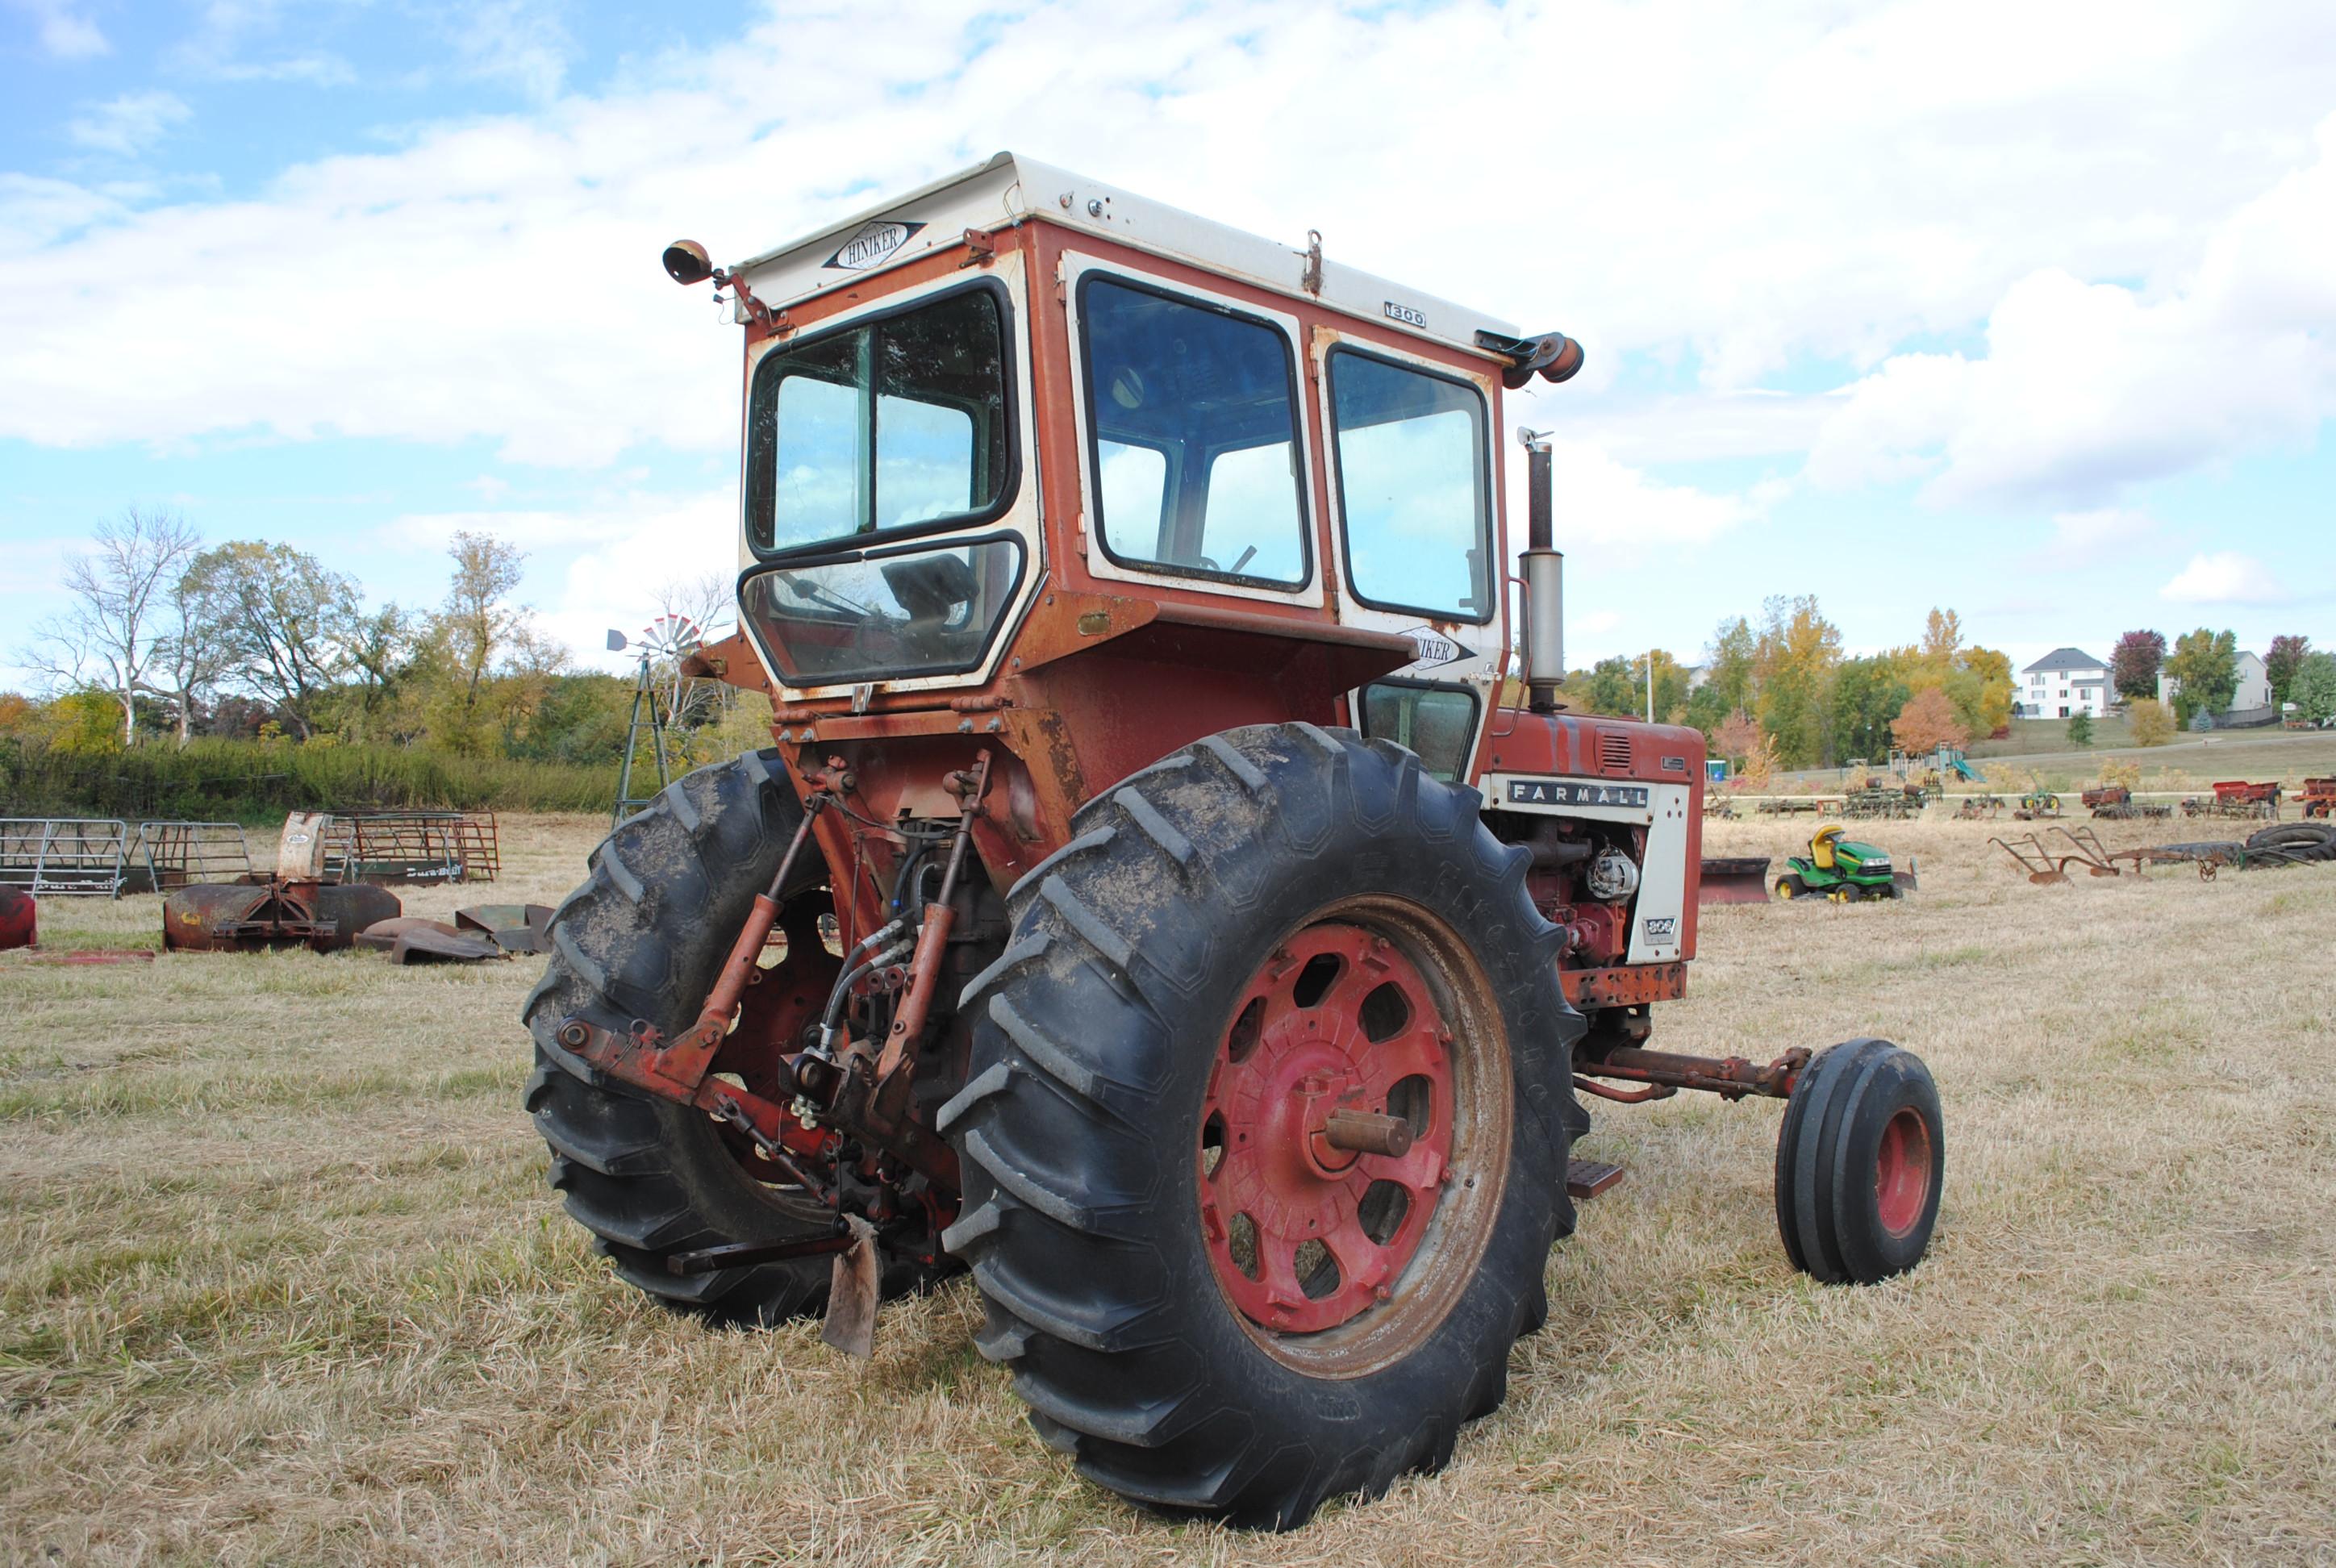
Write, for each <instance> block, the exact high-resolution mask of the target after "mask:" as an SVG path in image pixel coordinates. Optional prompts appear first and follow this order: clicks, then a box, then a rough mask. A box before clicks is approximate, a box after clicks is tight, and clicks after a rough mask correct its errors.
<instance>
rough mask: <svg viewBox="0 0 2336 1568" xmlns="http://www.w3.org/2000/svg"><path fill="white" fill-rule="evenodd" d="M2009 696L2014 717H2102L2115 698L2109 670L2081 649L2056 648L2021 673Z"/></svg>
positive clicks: (2105, 714) (2105, 665)
mask: <svg viewBox="0 0 2336 1568" xmlns="http://www.w3.org/2000/svg"><path fill="white" fill-rule="evenodd" d="M2115 695H2116V694H2115V693H2114V692H2112V691H2111V690H2110V688H2109V667H2108V666H2107V664H2105V663H2103V662H2102V661H2101V660H2099V659H2097V658H2095V657H2093V656H2092V655H2091V654H2088V653H2087V652H2086V651H2085V650H2084V649H2082V648H2054V649H2053V650H2052V651H2051V652H2050V653H2048V654H2046V655H2045V656H2044V657H2042V658H2039V659H2038V660H2037V661H2036V662H2035V663H2034V664H2031V665H2029V667H2027V668H2026V669H2023V670H2021V671H2020V685H2019V687H2017V688H2016V689H2015V690H2014V691H2013V692H2012V694H2011V716H2012V717H2014V718H2074V717H2076V716H2078V714H2080V713H2081V714H2087V715H2089V716H2092V717H2094V718H2101V717H2104V716H2107V713H2108V711H2109V702H2110V700H2111V698H2112V697H2113V696H2115Z"/></svg>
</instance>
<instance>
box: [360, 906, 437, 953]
mask: <svg viewBox="0 0 2336 1568" xmlns="http://www.w3.org/2000/svg"><path fill="white" fill-rule="evenodd" d="M414 931H435V932H437V933H438V934H439V935H440V936H445V937H453V936H460V935H462V932H461V931H459V930H456V929H455V928H454V927H453V926H450V925H448V924H447V923H446V922H445V921H444V920H432V919H431V918H430V917H429V916H427V915H397V916H394V917H393V918H391V919H389V920H375V922H374V923H373V924H372V925H369V926H367V927H366V928H365V930H361V931H359V932H358V933H357V934H356V945H357V946H358V947H361V948H371V949H373V950H375V951H377V952H384V953H385V952H387V951H389V950H391V949H392V948H394V947H395V946H397V943H398V939H399V938H401V937H404V936H407V935H410V934H411V933H413V932H414Z"/></svg>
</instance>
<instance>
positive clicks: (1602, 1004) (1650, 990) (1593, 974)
mask: <svg viewBox="0 0 2336 1568" xmlns="http://www.w3.org/2000/svg"><path fill="white" fill-rule="evenodd" d="M1557 978H1558V980H1559V983H1560V984H1561V985H1562V987H1563V988H1564V990H1565V999H1566V1000H1567V1001H1569V1002H1572V1004H1573V1005H1574V1006H1575V1007H1577V1008H1634V1007H1638V1006H1640V1005H1641V1004H1643V1003H1647V1002H1667V1001H1672V1000H1675V999H1677V998H1680V997H1683V996H1685V995H1687V965H1686V963H1685V962H1679V963H1671V964H1618V965H1616V966H1614V967H1613V968H1611V969H1560V970H1558V972H1557Z"/></svg>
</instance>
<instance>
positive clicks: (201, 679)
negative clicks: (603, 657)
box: [0, 509, 729, 763]
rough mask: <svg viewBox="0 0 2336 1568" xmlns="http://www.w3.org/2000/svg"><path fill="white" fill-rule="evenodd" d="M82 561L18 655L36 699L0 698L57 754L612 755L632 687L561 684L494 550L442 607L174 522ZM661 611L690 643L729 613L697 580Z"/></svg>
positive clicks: (666, 671) (109, 535)
mask: <svg viewBox="0 0 2336 1568" xmlns="http://www.w3.org/2000/svg"><path fill="white" fill-rule="evenodd" d="M94 546H95V547H94V549H92V550H90V551H88V552H86V553H84V554H82V555H80V556H77V557H75V558H74V559H73V560H71V561H69V562H68V564H67V567H66V570H65V575H64V588H65V590H66V594H67V596H68V605H67V608H66V609H63V611H62V612H61V613H59V614H57V615H55V616H54V617H51V618H48V619H46V620H44V621H43V622H41V623H40V624H38V625H37V626H36V627H34V628H33V633H32V638H31V641H30V642H29V643H28V644H27V645H26V646H25V647H24V648H23V649H21V650H20V651H19V652H18V655H17V657H18V659H19V661H20V662H21V663H22V664H24V666H25V667H29V668H31V669H34V670H35V671H38V672H40V673H41V674H43V675H44V676H46V677H48V680H49V683H50V685H51V687H52V688H53V694H54V695H53V696H52V699H51V700H49V701H47V702H45V703H37V704H36V703H34V702H30V701H27V700H26V699H24V698H21V697H17V698H5V697H0V729H5V730H8V731H11V732H17V733H23V732H27V731H29V732H32V733H34V734H35V735H39V736H41V737H43V738H45V739H46V740H47V741H48V743H49V744H51V745H54V746H57V747H60V748H62V749H63V750H66V751H75V750H80V751H92V750H103V749H109V748H117V747H124V746H131V745H139V744H140V743H141V741H153V742H158V743H159V742H161V741H164V740H165V739H167V740H168V741H169V742H170V743H173V744H175V745H178V746H180V747H182V748H183V747H184V746H186V745H188V744H189V743H190V741H192V740H195V739H197V738H198V737H211V736H218V737H227V738H268V737H272V736H279V735H280V736H282V737H284V738H287V739H290V740H297V741H301V742H307V743H311V744H315V743H319V742H322V743H327V744H330V743H336V742H346V743H351V744H358V745H386V746H394V747H399V748H422V749H427V750H430V751H433V752H439V753H443V754H448V755H455V756H462V757H473V758H487V757H509V758H518V759H523V760H530V761H545V762H575V763H595V762H600V761H604V760H606V759H608V758H609V757H612V756H614V755H617V754H618V752H619V751H620V750H621V749H622V747H623V745H624V737H625V730H626V726H627V723H628V716H629V712H630V701H631V696H632V685H633V683H632V682H630V681H628V680H624V679H622V678H620V677H612V676H607V675H601V674H598V673H595V672H589V671H580V670H579V669H577V668H576V667H574V666H573V664H572V661H571V660H570V659H569V656H568V653H567V651H566V649H565V648H563V647H562V646H561V645H560V643H559V642H558V641H557V640H555V639H554V638H550V636H548V635H546V634H545V633H544V632H542V631H541V630H540V628H538V627H537V626H536V625H535V621H534V618H533V614H532V612H531V610H530V608H529V607H528V606H526V605H524V604H521V603H519V602H517V600H516V599H515V597H514V596H515V595H516V593H517V590H518V588H519V583H520V579H521V572H522V570H523V569H524V566H525V560H526V558H525V555H524V552H522V551H521V550H519V549H518V547H516V546H514V545H512V544H511V543H509V542H507V541H502V540H499V539H496V538H495V537H493V536H492V535H491V534H485V533H476V532H467V531H466V532H458V533H455V534H454V535H453V537H452V538H451V539H450V540H449V541H448V543H447V547H446V554H447V558H448V562H449V570H448V575H447V582H446V588H445V591H444V594H443V598H441V599H440V600H439V601H438V602H437V603H436V604H435V605H430V606H419V607H417V606H405V605H400V604H398V603H396V602H394V601H382V602H375V601H374V600H373V599H370V598H369V597H368V596H367V595H366V593H365V589H364V587H363V585H362V584H361V583H360V582H359V581H358V580H357V579H355V577H353V576H351V575H349V574H347V573H345V572H340V571H336V570H333V569H331V568H330V567H328V566H326V564H325V563H324V562H323V561H321V560H318V559H317V558H316V556H314V555H312V554H309V553H308V552H307V551H304V550H296V549H294V548H293V547H292V546H290V545H287V544H281V543H268V542H264V541H256V540H229V541H226V542H223V543H220V544H216V545H207V544H206V542H205V541H204V540H203V538H202V536H201V534H200V532H199V531H197V530H196V529H195V528H193V527H192V526H191V525H190V524H189V523H188V522H187V521H186V520H185V519H184V518H183V517H180V515H178V514H176V513H174V512H169V511H140V510H136V509H133V510H131V511H125V512H124V513H122V516H120V517H119V518H117V519H113V520H111V521H107V522H105V523H103V524H102V525H101V526H100V527H99V528H98V530H97V531H96V535H95V540H94ZM657 597H658V601H659V605H660V608H662V609H667V610H669V611H673V612H676V613H687V614H691V615H692V616H693V617H694V618H697V619H698V620H699V622H700V624H701V625H702V624H706V622H708V621H710V620H711V619H712V618H713V616H712V613H711V612H712V611H713V610H714V609H716V608H718V607H719V606H723V605H726V603H727V600H728V597H729V595H728V587H727V584H726V583H723V582H721V581H719V580H718V579H708V580H707V581H706V582H701V583H695V584H688V585H668V586H667V588H666V589H664V590H662V591H661V593H660V594H659V595H658V596H657ZM657 673H658V675H659V677H660V687H661V689H662V690H663V691H664V693H665V696H666V706H667V710H668V716H669V718H670V719H671V720H672V721H673V722H676V723H678V724H680V725H682V726H697V725H704V724H706V723H707V722H709V721H711V720H712V719H715V718H716V717H718V716H720V713H721V710H722V707H723V704H724V700H725V693H726V691H727V688H723V687H718V685H717V684H716V683H712V682H693V681H689V680H686V679H685V678H682V677H679V675H678V673H677V672H676V671H675V670H673V669H671V668H670V667H667V668H663V669H661V670H659V671H658V672H657Z"/></svg>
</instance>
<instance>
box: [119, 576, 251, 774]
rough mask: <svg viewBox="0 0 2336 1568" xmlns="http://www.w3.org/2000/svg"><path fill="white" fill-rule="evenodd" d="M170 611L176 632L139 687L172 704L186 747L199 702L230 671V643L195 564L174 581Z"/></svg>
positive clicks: (158, 650)
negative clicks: (196, 572)
mask: <svg viewBox="0 0 2336 1568" xmlns="http://www.w3.org/2000/svg"><path fill="white" fill-rule="evenodd" d="M196 559H198V560H200V557H197V558H196ZM164 607H165V609H166V611H167V613H168V615H169V617H170V629H169V630H168V631H166V632H165V633H163V635H162V637H161V638H160V639H159V640H158V641H157V642H156V644H155V651H154V661H153V666H152V669H151V673H150V675H149V676H148V677H147V678H146V679H145V680H143V681H141V683H140V685H139V689H140V690H141V691H143V692H145V693H146V694H147V695H149V696H155V697H159V698H161V700H162V701H164V702H166V703H168V704H170V712H171V715H172V716H173V722H174V723H175V724H176V725H177V726H178V731H179V744H180V745H181V746H183V745H186V744H187V742H188V741H189V740H190V739H192V738H193V736H194V730H195V704H196V703H197V702H199V701H200V700H201V698H202V696H203V694H204V693H206V692H208V691H210V690H212V689H213V688H215V687H217V686H218V685H219V678H220V677H222V676H224V675H225V674H226V673H227V671H228V667H229V639H228V637H227V631H226V628H224V627H222V626H221V625H220V624H219V620H218V618H216V617H215V616H214V615H213V613H212V608H213V607H212V606H211V605H210V603H209V600H208V599H206V598H205V597H204V595H203V592H202V589H201V584H200V580H199V579H197V577H196V575H195V571H194V568H193V567H192V566H191V565H190V566H189V567H188V569H187V570H184V571H181V572H180V573H179V575H178V576H177V577H175V578H173V579H170V591H169V592H168V593H167V594H166V595H165V596H164Z"/></svg>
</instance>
